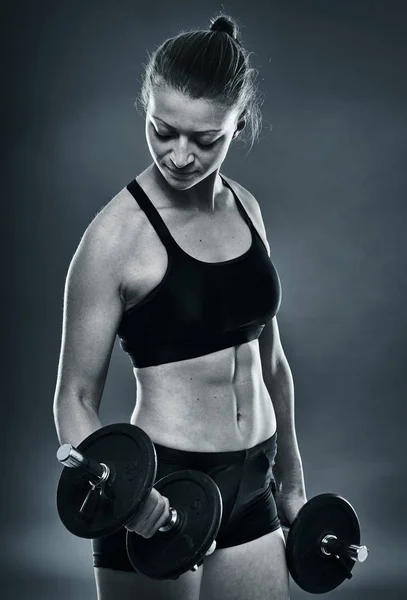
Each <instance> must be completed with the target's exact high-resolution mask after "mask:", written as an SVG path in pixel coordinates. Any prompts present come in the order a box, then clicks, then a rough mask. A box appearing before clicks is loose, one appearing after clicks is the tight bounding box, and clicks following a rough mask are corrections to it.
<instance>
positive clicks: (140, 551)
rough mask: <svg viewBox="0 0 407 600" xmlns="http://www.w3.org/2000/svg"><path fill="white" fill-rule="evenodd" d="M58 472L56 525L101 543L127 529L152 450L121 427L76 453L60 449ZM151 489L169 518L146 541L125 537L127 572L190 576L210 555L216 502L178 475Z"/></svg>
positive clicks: (194, 481)
mask: <svg viewBox="0 0 407 600" xmlns="http://www.w3.org/2000/svg"><path fill="white" fill-rule="evenodd" d="M57 458H58V460H59V461H60V462H61V463H62V464H63V465H65V468H64V469H63V470H62V473H61V476H60V479H59V483H58V488H57V509H58V514H59V517H60V519H61V521H62V523H63V524H64V526H65V527H66V529H68V531H70V532H71V533H73V534H74V535H76V536H78V537H82V538H88V539H94V538H99V537H103V536H106V535H109V534H111V533H114V532H115V531H117V530H119V529H120V528H121V527H124V526H125V525H127V524H129V523H130V522H131V520H132V519H133V518H134V517H135V516H136V514H137V512H138V511H139V510H140V509H141V508H142V506H143V505H144V503H145V502H146V500H147V498H148V496H149V495H150V493H151V490H152V488H153V485H154V481H155V477H156V473H157V457H156V452H155V448H154V444H153V443H152V441H151V440H150V438H149V436H148V435H147V434H146V433H145V432H144V431H143V430H142V429H140V428H139V427H137V426H135V425H130V424H129V423H119V424H114V425H108V426H106V427H102V428H101V429H98V430H97V431H95V432H94V433H92V434H91V435H90V436H88V437H87V438H86V439H85V440H83V441H82V442H81V443H80V444H79V445H78V447H77V448H74V447H72V446H71V445H69V444H64V445H62V446H61V447H60V448H59V450H58V452H57ZM154 487H155V489H156V490H157V491H159V492H160V494H162V495H163V496H165V497H167V498H168V499H169V501H170V517H169V519H168V521H167V523H165V525H164V526H163V527H161V528H160V529H159V531H158V532H157V533H156V534H155V535H153V536H152V537H151V538H143V537H142V536H140V535H138V534H136V533H134V532H131V531H127V533H126V546H127V553H128V556H129V559H130V562H131V564H132V565H133V567H134V568H135V569H136V571H139V572H140V573H143V574H144V575H147V576H148V577H151V578H153V579H176V578H177V577H179V576H180V575H182V574H183V573H185V572H187V571H188V570H192V571H194V570H196V569H197V568H198V567H199V566H200V565H201V564H202V562H203V559H204V557H205V556H206V555H207V554H210V553H211V552H213V550H214V549H215V547H216V542H215V538H216V535H217V533H218V531H219V527H220V523H221V519H222V497H221V494H220V491H219V488H218V486H217V485H216V483H215V482H214V481H213V480H212V479H211V478H210V477H209V476H208V475H206V474H205V473H202V472H200V471H194V470H190V469H188V470H183V471H177V472H175V473H171V474H170V475H167V476H166V477H163V478H162V479H160V480H159V481H158V482H156V483H155V485H154Z"/></svg>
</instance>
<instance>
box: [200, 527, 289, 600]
mask: <svg viewBox="0 0 407 600" xmlns="http://www.w3.org/2000/svg"><path fill="white" fill-rule="evenodd" d="M203 567H204V572H203V577H202V583H201V595H200V600H213V598H222V600H264V599H266V598H267V600H289V597H290V593H289V578H288V570H287V563H286V557H285V541H284V535H283V532H282V530H281V528H279V529H277V530H276V531H273V532H271V533H268V534H266V535H264V536H262V537H260V538H257V539H256V540H252V541H250V542H247V543H245V544H239V545H238V546H232V547H229V548H222V549H220V550H216V551H215V552H214V553H213V554H212V555H211V556H207V557H206V558H205V560H204V565H203Z"/></svg>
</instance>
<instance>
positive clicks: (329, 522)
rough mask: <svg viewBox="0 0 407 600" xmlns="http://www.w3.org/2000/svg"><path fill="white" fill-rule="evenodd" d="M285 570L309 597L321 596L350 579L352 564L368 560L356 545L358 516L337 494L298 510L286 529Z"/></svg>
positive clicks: (358, 537) (316, 500) (358, 532)
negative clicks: (286, 567) (286, 569)
mask: <svg viewBox="0 0 407 600" xmlns="http://www.w3.org/2000/svg"><path fill="white" fill-rule="evenodd" d="M282 528H283V531H284V533H285V534H286V535H287V539H286V556H287V566H288V570H289V572H290V574H291V576H292V578H293V579H294V581H295V582H296V583H297V585H298V586H299V587H300V588H302V589H303V590H305V591H306V592H309V593H310V594H325V593H327V592H330V591H332V590H333V589H335V588H337V587H338V586H339V585H341V583H343V582H344V581H345V579H351V577H352V573H351V571H352V569H353V567H354V565H355V564H356V562H359V563H362V562H364V561H365V560H366V559H367V557H368V553H369V551H368V549H367V548H366V546H361V545H360V526H359V519H358V516H357V514H356V512H355V510H354V508H353V507H352V505H351V504H350V503H349V502H348V501H347V500H345V499H344V498H342V497H341V496H338V495H337V494H320V495H318V496H315V497H314V498H311V499H310V500H309V501H308V502H307V503H306V504H304V506H302V507H301V509H300V510H299V512H298V514H297V516H296V518H295V519H294V521H293V522H292V524H291V526H290V527H289V528H288V527H286V526H285V525H284V522H282Z"/></svg>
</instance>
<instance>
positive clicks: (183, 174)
mask: <svg viewBox="0 0 407 600" xmlns="http://www.w3.org/2000/svg"><path fill="white" fill-rule="evenodd" d="M165 166H166V167H167V169H168V170H169V172H170V173H171V175H173V176H174V177H179V178H180V179H187V178H188V177H191V175H193V174H194V173H195V171H191V172H190V173H186V172H183V171H174V169H170V167H168V166H167V165H165Z"/></svg>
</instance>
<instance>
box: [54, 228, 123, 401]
mask: <svg viewBox="0 0 407 600" xmlns="http://www.w3.org/2000/svg"><path fill="white" fill-rule="evenodd" d="M109 233H110V232H108V231H107V230H106V229H103V227H102V226H100V225H99V223H98V222H97V220H96V222H93V223H92V224H91V225H90V226H89V227H88V229H87V230H86V232H85V234H84V236H83V238H82V240H81V242H80V244H79V246H78V248H77V250H76V252H75V255H74V257H73V259H72V261H71V264H70V266H69V269H68V274H67V278H66V283H65V293H64V311H63V327H62V340H61V353H60V359H59V366H58V378H57V388H56V393H55V403H58V400H61V399H66V398H68V399H69V398H71V397H73V396H75V398H77V399H80V400H83V401H86V402H89V403H90V404H91V405H92V406H94V407H95V408H96V409H97V408H98V406H99V403H100V398H101V395H102V392H103V388H104V384H105V379H106V375H107V370H108V366H109V362H110V356H111V353H112V349H113V345H114V341H115V336H116V332H117V328H118V326H119V323H120V320H121V316H122V311H123V303H122V298H121V287H120V286H121V282H120V274H119V273H120V268H119V261H120V258H119V256H118V254H117V251H116V249H115V242H114V240H112V238H111V237H110V236H109V235H108V234H109ZM113 237H114V236H113Z"/></svg>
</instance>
